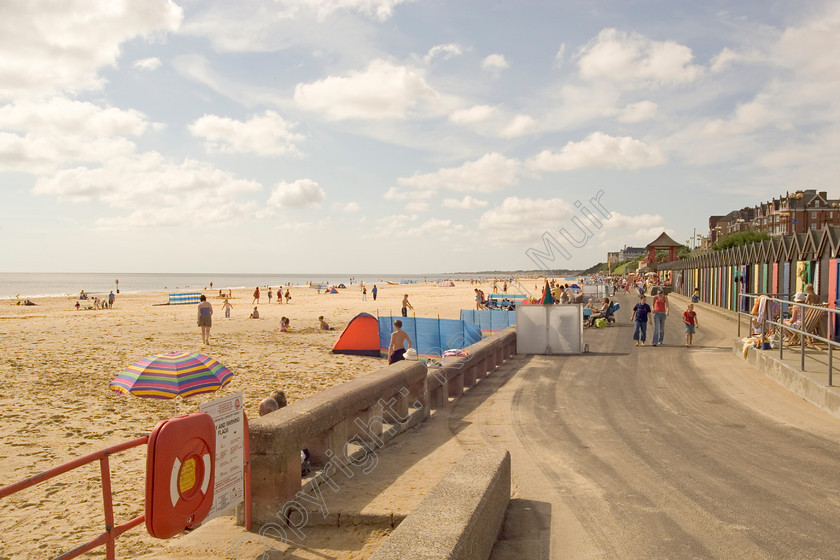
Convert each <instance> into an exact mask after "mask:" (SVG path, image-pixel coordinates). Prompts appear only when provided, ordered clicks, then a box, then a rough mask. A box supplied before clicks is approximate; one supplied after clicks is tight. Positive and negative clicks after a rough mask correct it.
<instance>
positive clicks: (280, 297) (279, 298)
mask: <svg viewBox="0 0 840 560" xmlns="http://www.w3.org/2000/svg"><path fill="white" fill-rule="evenodd" d="M277 303H279V304H282V303H283V286H280V287H279V288H277Z"/></svg>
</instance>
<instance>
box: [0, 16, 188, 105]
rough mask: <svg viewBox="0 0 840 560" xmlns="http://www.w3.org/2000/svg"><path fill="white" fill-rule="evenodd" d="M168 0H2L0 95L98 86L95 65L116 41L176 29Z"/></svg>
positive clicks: (114, 54) (109, 60) (113, 51)
mask: <svg viewBox="0 0 840 560" xmlns="http://www.w3.org/2000/svg"><path fill="white" fill-rule="evenodd" d="M182 18H183V11H182V9H181V8H180V7H179V6H177V5H176V4H175V3H174V2H173V1H171V0H147V1H143V2H111V1H108V0H65V1H62V2H50V1H46V0H4V1H3V2H0V98H4V97H6V98H12V97H16V96H20V95H23V94H32V93H40V94H43V93H53V92H56V91H70V92H76V91H83V90H90V89H98V88H100V87H101V86H102V84H103V83H104V82H103V79H102V77H100V76H99V75H98V71H99V69H100V68H103V67H107V66H115V65H116V63H117V59H118V58H119V55H120V45H121V44H122V43H124V42H126V41H129V40H131V39H134V38H137V37H146V38H149V37H152V36H153V35H155V34H159V33H162V32H167V31H175V30H177V29H178V27H179V26H180V23H181V19H182Z"/></svg>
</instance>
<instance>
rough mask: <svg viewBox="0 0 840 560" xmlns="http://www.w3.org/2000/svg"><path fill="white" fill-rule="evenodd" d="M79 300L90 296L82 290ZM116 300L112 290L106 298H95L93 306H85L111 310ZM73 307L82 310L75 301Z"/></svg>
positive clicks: (79, 304) (80, 305)
mask: <svg viewBox="0 0 840 560" xmlns="http://www.w3.org/2000/svg"><path fill="white" fill-rule="evenodd" d="M82 296H84V297H82ZM79 299H90V296H89V295H88V294H86V293H85V291H84V290H82V292H81V293H80V294H79ZM116 299H117V296H116V295H114V292H113V290H112V291H111V293H110V294H108V295H107V296H104V297H102V298H99V297H98V296H95V297H94V298H93V305H90V306H87V307H86V309H113V307H114V302H115V301H116ZM27 301H29V300H27ZM24 305H35V304H34V303H29V304H24ZM74 307H75V308H76V311H78V310H80V309H81V308H82V304H81V303H79V302H78V301H77V302H76V305H74Z"/></svg>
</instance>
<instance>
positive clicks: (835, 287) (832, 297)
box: [828, 259, 840, 340]
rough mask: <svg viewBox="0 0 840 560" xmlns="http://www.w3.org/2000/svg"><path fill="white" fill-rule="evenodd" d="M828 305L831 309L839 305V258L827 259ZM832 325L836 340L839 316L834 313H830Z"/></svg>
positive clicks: (839, 322)
mask: <svg viewBox="0 0 840 560" xmlns="http://www.w3.org/2000/svg"><path fill="white" fill-rule="evenodd" d="M828 262H829V265H828V306H829V307H830V308H832V309H835V308H837V307H838V306H840V259H831V260H829V261H828ZM831 317H832V323H833V324H832V325H831V333H829V335H832V334H833V337H834V340H838V331H840V318H838V317H837V314H836V313H832V314H831Z"/></svg>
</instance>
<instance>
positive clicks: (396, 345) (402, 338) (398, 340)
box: [388, 319, 411, 364]
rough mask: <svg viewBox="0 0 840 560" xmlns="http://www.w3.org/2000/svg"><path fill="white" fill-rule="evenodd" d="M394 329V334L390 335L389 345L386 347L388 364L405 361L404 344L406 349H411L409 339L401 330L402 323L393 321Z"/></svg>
mask: <svg viewBox="0 0 840 560" xmlns="http://www.w3.org/2000/svg"><path fill="white" fill-rule="evenodd" d="M394 329H395V330H394V332H392V333H391V344H390V345H389V346H388V363H389V364H393V363H394V362H399V361H400V360H404V359H405V358H404V356H405V350H406V346H405V344H406V342H407V343H408V348H411V338H410V337H409V336H408V334H406V332H405V331H403V330H402V321H400V320H399V319H397V320H396V321H394Z"/></svg>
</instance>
